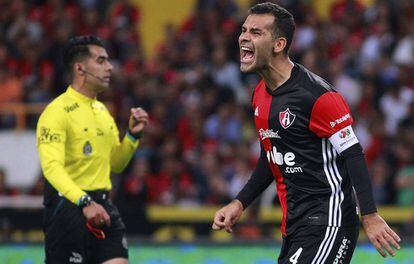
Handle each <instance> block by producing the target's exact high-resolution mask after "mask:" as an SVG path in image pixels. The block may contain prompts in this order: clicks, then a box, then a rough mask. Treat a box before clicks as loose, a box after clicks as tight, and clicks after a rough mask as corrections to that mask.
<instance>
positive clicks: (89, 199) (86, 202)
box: [78, 194, 93, 209]
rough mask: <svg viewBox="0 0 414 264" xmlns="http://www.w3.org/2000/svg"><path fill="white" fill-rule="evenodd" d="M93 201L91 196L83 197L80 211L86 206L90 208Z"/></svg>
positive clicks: (80, 200) (79, 204)
mask: <svg viewBox="0 0 414 264" xmlns="http://www.w3.org/2000/svg"><path fill="white" fill-rule="evenodd" d="M92 201H93V200H92V197H91V196H89V194H85V195H82V197H81V198H79V201H78V206H79V208H80V209H83V208H85V207H86V206H89V205H90V204H91V203H92Z"/></svg>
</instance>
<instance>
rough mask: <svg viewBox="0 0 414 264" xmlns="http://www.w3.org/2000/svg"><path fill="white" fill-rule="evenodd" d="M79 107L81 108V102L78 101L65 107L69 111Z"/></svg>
mask: <svg viewBox="0 0 414 264" xmlns="http://www.w3.org/2000/svg"><path fill="white" fill-rule="evenodd" d="M77 108H79V104H78V103H74V104H71V105H69V106H65V107H64V109H65V111H66V112H67V113H69V112H72V111H75V110H76V109H77Z"/></svg>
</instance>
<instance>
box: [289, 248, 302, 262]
mask: <svg viewBox="0 0 414 264" xmlns="http://www.w3.org/2000/svg"><path fill="white" fill-rule="evenodd" d="M302 250H303V248H299V249H298V250H296V252H295V254H293V255H292V256H291V257H290V259H289V261H290V263H293V264H297V263H298V258H299V256H300V254H301V253H302Z"/></svg>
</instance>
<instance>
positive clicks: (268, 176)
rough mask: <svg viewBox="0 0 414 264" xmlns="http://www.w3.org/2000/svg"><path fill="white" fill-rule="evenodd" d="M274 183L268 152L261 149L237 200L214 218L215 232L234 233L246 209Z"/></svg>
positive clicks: (222, 209) (213, 226)
mask: <svg viewBox="0 0 414 264" xmlns="http://www.w3.org/2000/svg"><path fill="white" fill-rule="evenodd" d="M272 182H273V175H272V172H271V170H270V166H269V163H268V161H267V159H266V152H265V151H264V149H263V147H262V148H261V153H260V158H259V160H258V162H257V165H256V168H255V169H254V171H253V173H252V175H251V176H250V178H249V180H248V181H247V183H246V184H245V185H244V187H243V189H242V190H241V191H240V192H239V193H238V194H237V196H236V199H234V200H233V201H232V202H231V203H229V204H228V205H226V206H225V207H223V208H221V209H220V210H218V211H217V212H216V214H215V216H214V221H213V225H212V228H213V230H221V229H223V228H224V229H225V230H226V231H227V232H229V233H231V232H233V230H232V226H233V225H234V224H235V223H236V222H237V221H238V220H239V218H240V216H241V215H242V213H243V210H244V209H246V208H247V207H248V206H249V205H250V204H251V203H252V202H253V201H254V200H255V199H256V198H257V197H258V196H259V195H260V194H261V193H262V192H263V191H264V190H266V188H267V187H268V186H269V185H270V184H271V183H272Z"/></svg>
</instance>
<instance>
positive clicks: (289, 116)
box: [279, 108, 296, 129]
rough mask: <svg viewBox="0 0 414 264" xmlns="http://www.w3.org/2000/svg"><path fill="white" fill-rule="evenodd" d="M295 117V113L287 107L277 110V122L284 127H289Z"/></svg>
mask: <svg viewBox="0 0 414 264" xmlns="http://www.w3.org/2000/svg"><path fill="white" fill-rule="evenodd" d="M295 118H296V115H295V114H293V113H292V112H291V111H290V110H289V108H287V109H286V110H285V111H283V112H279V122H280V124H281V125H282V127H283V128H284V129H287V128H288V127H290V126H291V125H292V124H293V121H295Z"/></svg>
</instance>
